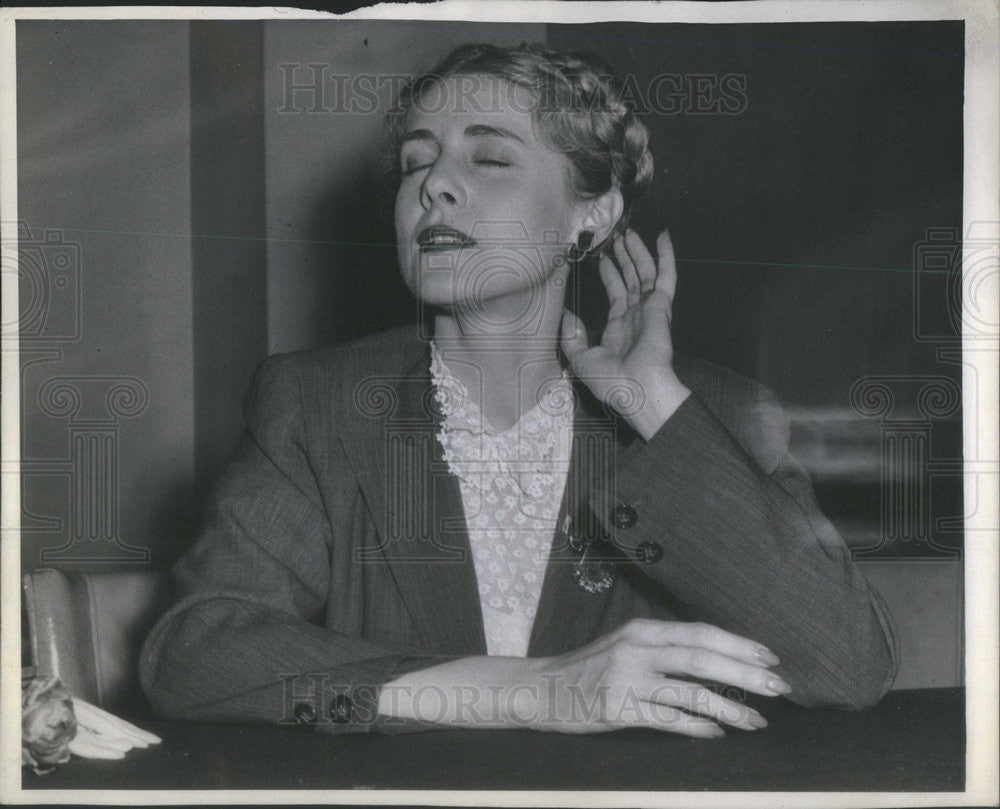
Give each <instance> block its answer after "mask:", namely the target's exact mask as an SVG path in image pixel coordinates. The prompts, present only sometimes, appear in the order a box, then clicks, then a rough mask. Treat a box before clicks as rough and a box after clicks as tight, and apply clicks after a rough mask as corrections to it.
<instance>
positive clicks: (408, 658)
mask: <svg viewBox="0 0 1000 809" xmlns="http://www.w3.org/2000/svg"><path fill="white" fill-rule="evenodd" d="M456 659H457V656H454V655H451V656H446V655H398V656H390V657H378V658H372V659H370V660H364V661H359V662H358V663H354V664H351V665H350V666H340V667H338V668H337V669H336V670H334V671H332V672H329V673H323V674H319V675H304V676H303V677H300V678H297V679H298V680H299V683H298V684H297V685H296V686H295V688H294V690H293V693H292V694H291V698H289V694H288V691H289V689H288V686H287V685H286V697H285V702H286V706H285V708H286V714H287V713H289V712H290V713H291V716H292V717H293V718H294V721H296V722H298V723H299V724H303V725H313V726H315V728H316V730H318V731H322V732H324V733H381V734H387V735H394V734H397V733H413V732H416V731H422V730H435V729H441V728H444V727H446V726H445V725H438V724H436V723H433V722H424V721H419V720H416V719H403V718H399V717H394V716H383V715H380V714H379V712H378V704H379V697H380V696H381V693H382V688H383V686H384V685H385V684H386V683H388V682H391V681H392V680H394V679H396V678H397V677H399V676H401V675H403V674H406V673H408V672H411V671H419V670H420V669H425V668H430V667H431V666H435V665H438V664H440V663H444V662H447V661H450V660H456ZM310 680H311V681H312V682H310ZM314 683H317V684H319V685H321V686H322V688H320V687H319V685H317V686H316V687H314ZM289 702H290V703H291V705H290V711H289V704H288V703H289Z"/></svg>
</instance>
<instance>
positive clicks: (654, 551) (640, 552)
mask: <svg viewBox="0 0 1000 809" xmlns="http://www.w3.org/2000/svg"><path fill="white" fill-rule="evenodd" d="M636 555H637V556H638V557H639V561H640V562H642V563H643V564H644V565H653V564H656V563H657V562H659V561H660V559H662V558H663V548H662V547H660V545H659V544H658V543H656V542H643V543H642V544H641V545H640V546H639V547H638V548H636Z"/></svg>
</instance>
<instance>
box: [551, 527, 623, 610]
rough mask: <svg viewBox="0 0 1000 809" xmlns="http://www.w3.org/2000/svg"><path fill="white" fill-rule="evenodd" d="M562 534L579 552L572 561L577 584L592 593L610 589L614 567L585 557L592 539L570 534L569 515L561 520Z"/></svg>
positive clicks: (613, 581) (613, 579)
mask: <svg viewBox="0 0 1000 809" xmlns="http://www.w3.org/2000/svg"><path fill="white" fill-rule="evenodd" d="M563 534H564V535H565V536H566V538H567V540H568V541H569V546H570V547H571V548H572V549H573V550H574V551H576V552H577V553H579V554H580V558H579V559H578V560H577V561H576V562H574V563H573V578H574V579H576V583H577V586H578V587H579V588H580V589H581V590H585V591H586V592H588V593H590V594H592V595H597V594H598V593H606V592H607V591H608V590H610V589H611V585H613V584H614V583H615V571H614V568H612V567H611V566H610V565H608V564H605V563H604V562H602V561H600V560H597V561H595V560H593V559H588V558H587V557H588V556H589V554H590V549H591V547H592V546H593V544H594V541H593V540H591V541H589V542H587V541H585V540H584V539H583V538H582V537H577V536H574V535H573V534H572V532H571V531H570V518H569V515H567V516H566V518H565V520H564V521H563Z"/></svg>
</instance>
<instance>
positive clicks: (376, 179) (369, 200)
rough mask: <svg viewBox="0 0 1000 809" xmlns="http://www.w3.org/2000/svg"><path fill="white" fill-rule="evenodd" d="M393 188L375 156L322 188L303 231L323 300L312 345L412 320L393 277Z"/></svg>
mask: <svg viewBox="0 0 1000 809" xmlns="http://www.w3.org/2000/svg"><path fill="white" fill-rule="evenodd" d="M394 203H395V190H394V189H391V188H390V186H389V184H388V181H387V180H385V179H384V177H383V170H382V166H381V164H380V162H379V160H378V158H377V157H374V158H372V159H371V160H368V161H366V162H365V163H363V164H361V165H360V166H359V167H358V169H357V171H356V172H354V173H352V174H350V175H347V176H341V177H338V178H337V181H336V182H333V183H330V185H329V186H328V187H327V188H326V189H324V191H323V194H322V197H321V201H320V203H319V204H318V205H317V206H316V209H315V210H314V211H313V215H312V221H311V222H310V224H309V227H308V228H307V232H309V233H323V234H327V236H326V238H325V239H324V240H322V241H319V242H317V243H315V244H314V245H313V251H314V257H315V266H317V267H320V268H323V270H325V271H324V272H322V273H321V275H320V278H321V282H320V290H319V291H320V294H321V295H322V299H323V300H325V301H328V302H329V305H328V306H327V307H325V308H324V309H323V313H322V314H321V315H320V318H319V335H318V337H319V338H320V339H319V340H318V343H320V344H329V343H333V342H340V341H342V340H349V339H351V338H353V337H358V336H360V335H363V334H370V333H373V332H378V331H382V330H384V329H388V328H392V327H393V326H398V325H400V324H402V323H407V322H413V321H415V320H416V319H417V306H416V302H415V299H414V297H413V296H412V295H411V294H410V292H409V290H408V289H407V288H406V285H405V284H404V283H403V281H402V278H401V277H400V274H399V269H398V264H397V261H396V234H395V226H394V222H393V205H394ZM327 240H328V241H327Z"/></svg>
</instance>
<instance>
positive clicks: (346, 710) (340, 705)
mask: <svg viewBox="0 0 1000 809" xmlns="http://www.w3.org/2000/svg"><path fill="white" fill-rule="evenodd" d="M353 711H354V703H353V702H351V698H350V697H349V696H347V694H337V696H335V697H334V698H333V699H332V700H331V701H330V719H331V720H332V721H333V722H335V723H337V724H338V725H342V724H344V723H345V722H350V721H351V714H352V713H353Z"/></svg>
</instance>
